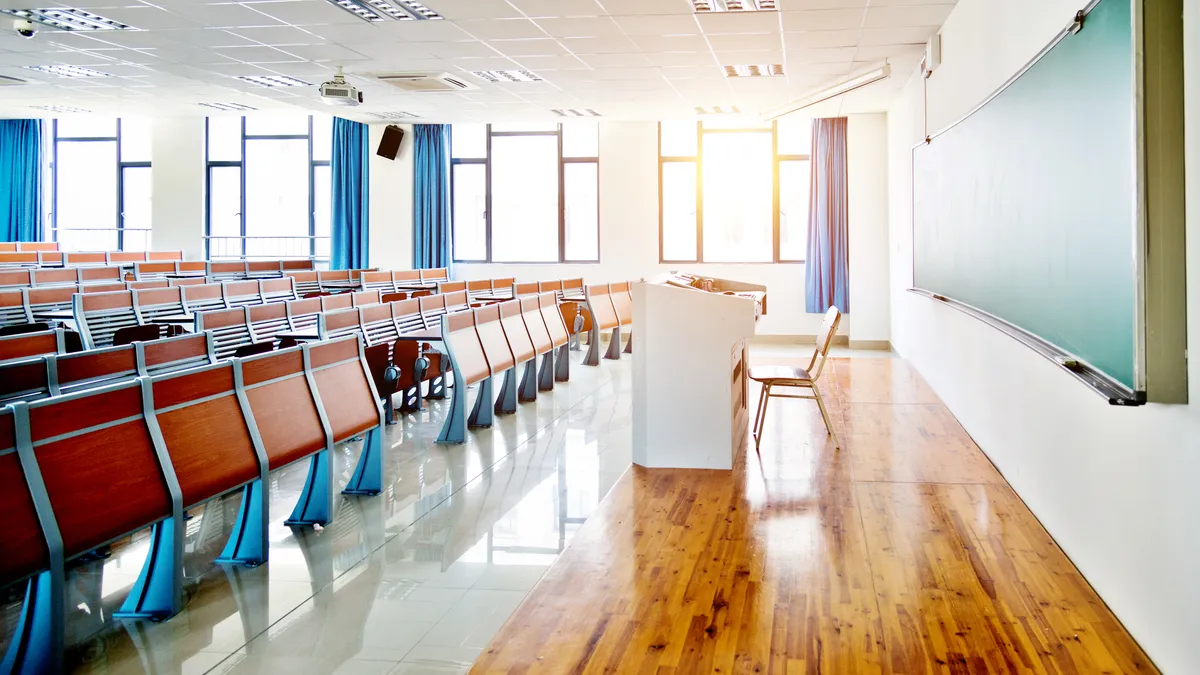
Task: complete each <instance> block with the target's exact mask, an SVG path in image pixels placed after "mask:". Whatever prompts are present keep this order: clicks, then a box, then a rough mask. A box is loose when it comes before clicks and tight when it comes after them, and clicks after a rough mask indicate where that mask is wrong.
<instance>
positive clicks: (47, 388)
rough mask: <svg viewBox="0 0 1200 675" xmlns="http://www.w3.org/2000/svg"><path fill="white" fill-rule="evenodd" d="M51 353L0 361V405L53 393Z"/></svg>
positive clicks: (52, 357) (47, 396) (34, 398)
mask: <svg viewBox="0 0 1200 675" xmlns="http://www.w3.org/2000/svg"><path fill="white" fill-rule="evenodd" d="M53 360H54V356H53V355H47V356H34V357H30V358H27V359H20V360H17V361H5V362H3V363H0V406H4V405H6V404H8V403H12V402H13V401H35V400H37V399H39V398H49V397H50V396H52V395H53V393H54V391H53V389H54V388H53V385H52V384H51V383H52V381H53V373H54V369H53V368H52V367H51V366H50V365H49V364H50V363H51V362H52V361H53Z"/></svg>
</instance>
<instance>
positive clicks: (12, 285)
mask: <svg viewBox="0 0 1200 675" xmlns="http://www.w3.org/2000/svg"><path fill="white" fill-rule="evenodd" d="M30 286H33V271H32V270H20V269H0V291H19V290H21V289H22V288H29V287H30Z"/></svg>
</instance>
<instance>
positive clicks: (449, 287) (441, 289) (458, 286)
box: [437, 281, 467, 293]
mask: <svg viewBox="0 0 1200 675" xmlns="http://www.w3.org/2000/svg"><path fill="white" fill-rule="evenodd" d="M437 289H438V293H457V292H458V291H465V290H467V282H465V281H441V282H438V285H437Z"/></svg>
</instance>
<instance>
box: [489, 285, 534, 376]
mask: <svg viewBox="0 0 1200 675" xmlns="http://www.w3.org/2000/svg"><path fill="white" fill-rule="evenodd" d="M498 307H499V309H500V325H501V327H503V328H504V337H505V339H507V340H508V347H509V349H511V350H512V354H513V358H514V359H516V361H517V363H524V362H526V361H528V360H529V359H532V358H533V357H534V356H536V355H537V352H535V351H534V349H533V340H532V339H530V337H529V329H528V328H526V327H525V320H524V319H522V318H521V301H520V300H509V301H508V302H502V303H500V305H498Z"/></svg>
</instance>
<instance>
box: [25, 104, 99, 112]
mask: <svg viewBox="0 0 1200 675" xmlns="http://www.w3.org/2000/svg"><path fill="white" fill-rule="evenodd" d="M29 107H30V108H33V109H34V110H45V111H46V112H52V113H90V112H92V111H91V110H84V109H83V108H72V107H71V106H69V105H31V106H29Z"/></svg>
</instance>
